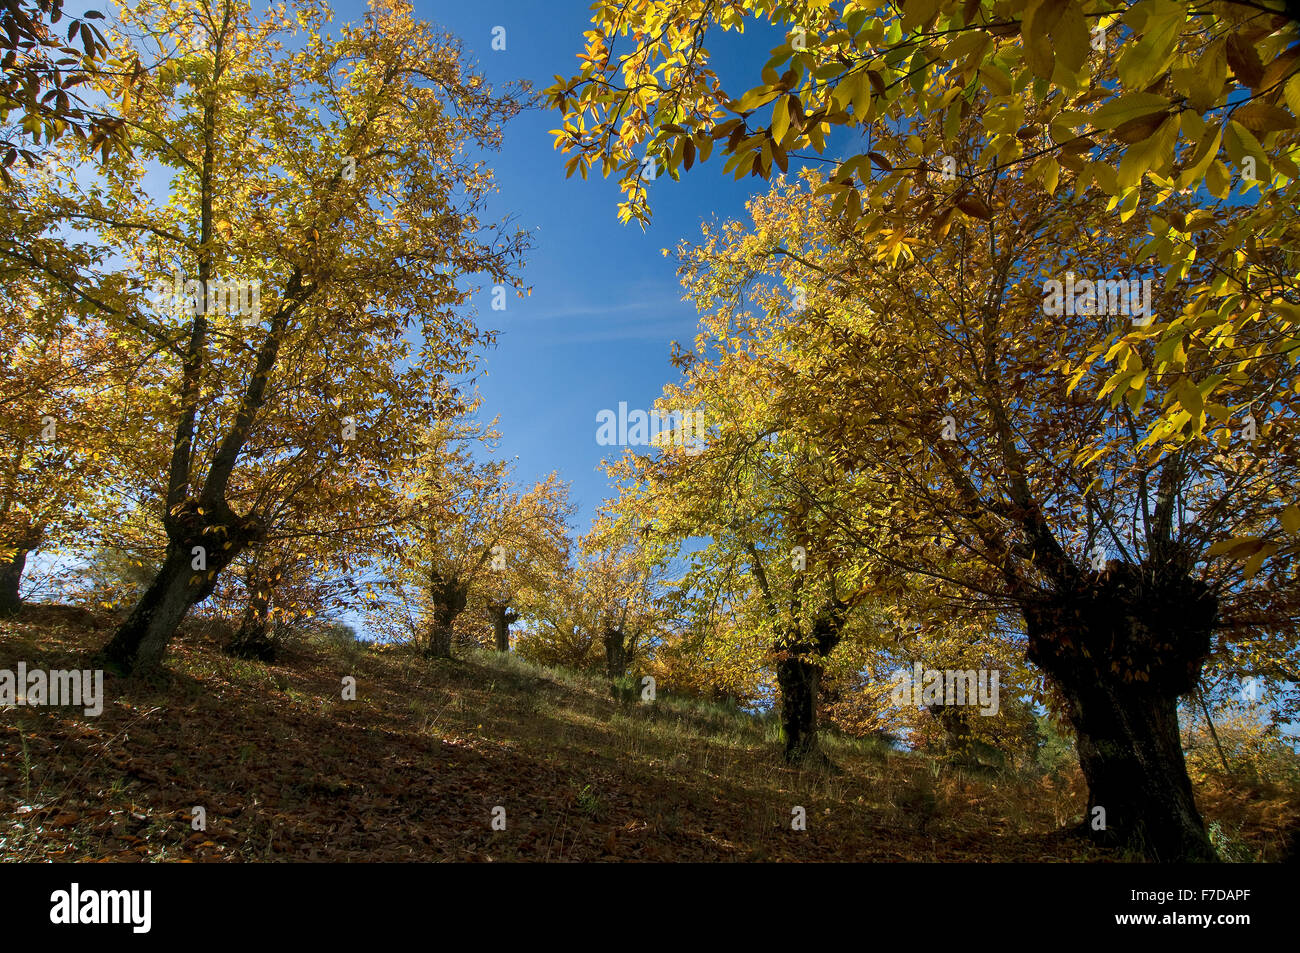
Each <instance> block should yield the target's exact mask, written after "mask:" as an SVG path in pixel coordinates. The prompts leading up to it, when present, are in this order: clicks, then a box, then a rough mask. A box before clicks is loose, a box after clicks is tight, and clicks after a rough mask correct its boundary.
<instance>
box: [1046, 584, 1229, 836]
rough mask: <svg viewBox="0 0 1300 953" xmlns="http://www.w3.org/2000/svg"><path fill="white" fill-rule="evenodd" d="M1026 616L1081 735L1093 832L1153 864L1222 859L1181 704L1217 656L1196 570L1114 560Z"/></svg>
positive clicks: (1087, 829)
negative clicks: (1188, 756) (1198, 788)
mask: <svg viewBox="0 0 1300 953" xmlns="http://www.w3.org/2000/svg"><path fill="white" fill-rule="evenodd" d="M1024 612H1025V619H1026V623H1027V628H1028V634H1029V651H1028V657H1029V659H1030V661H1032V662H1034V663H1035V664H1037V665H1039V666H1040V667H1041V668H1043V670H1044V671H1046V672H1047V674H1048V675H1049V676H1050V677H1051V678H1052V679H1053V681H1054V682H1055V683H1056V685H1057V686H1058V687H1059V688H1060V689H1061V691H1062V693H1063V694H1064V695H1065V698H1066V699H1067V702H1068V705H1069V709H1068V715H1069V719H1070V722H1071V724H1072V725H1073V726H1074V729H1075V732H1076V734H1077V737H1078V749H1079V764H1080V767H1081V768H1082V769H1083V774H1084V777H1085V778H1086V779H1087V782H1088V812H1087V814H1086V816H1085V817H1084V821H1083V824H1082V825H1081V832H1082V833H1085V834H1087V835H1088V836H1090V837H1091V838H1093V839H1094V840H1095V841H1096V842H1098V843H1100V844H1103V845H1107V846H1118V847H1124V848H1127V849H1129V850H1132V851H1135V852H1139V853H1141V854H1142V855H1143V856H1144V857H1146V858H1148V859H1150V860H1159V861H1189V860H1214V859H1215V855H1214V850H1213V848H1212V847H1211V846H1210V842H1209V838H1208V837H1207V836H1206V833H1205V825H1204V822H1203V821H1202V819H1201V815H1200V813H1199V812H1198V811H1197V809H1196V801H1195V798H1194V796H1193V793H1192V785H1191V781H1190V779H1189V778H1188V776H1187V766H1186V763H1185V762H1184V760H1183V749H1182V743H1181V739H1180V737H1179V731H1178V712H1177V702H1178V698H1179V696H1181V695H1185V694H1187V693H1189V692H1191V691H1192V690H1193V689H1194V688H1195V686H1196V684H1197V682H1198V680H1199V679H1200V673H1201V667H1202V665H1203V664H1204V661H1205V658H1206V656H1207V655H1208V653H1209V649H1210V632H1211V630H1212V628H1213V626H1214V624H1215V620H1216V616H1217V613H1218V601H1217V599H1216V597H1215V596H1214V595H1213V593H1211V592H1210V591H1209V589H1208V587H1207V586H1206V585H1205V584H1204V583H1201V582H1198V581H1195V580H1192V579H1190V578H1189V577H1188V576H1187V575H1186V574H1185V573H1174V572H1161V571H1159V570H1152V569H1149V568H1146V567H1136V566H1129V565H1122V564H1118V563H1114V564H1112V568H1110V569H1108V570H1107V571H1106V572H1104V573H1090V574H1088V575H1087V576H1085V577H1083V578H1082V579H1081V580H1080V582H1079V583H1078V584H1077V585H1076V586H1075V587H1074V589H1073V590H1072V591H1069V592H1065V593H1061V594H1059V595H1058V596H1056V597H1055V598H1053V599H1051V600H1049V601H1046V602H1044V603H1036V604H1034V605H1030V606H1027V607H1025V609H1024ZM1098 809H1101V810H1100V811H1099V810H1098ZM1103 812H1104V813H1103ZM1103 824H1104V826H1103Z"/></svg>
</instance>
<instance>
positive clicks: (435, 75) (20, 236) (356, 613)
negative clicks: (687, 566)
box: [0, 0, 650, 675]
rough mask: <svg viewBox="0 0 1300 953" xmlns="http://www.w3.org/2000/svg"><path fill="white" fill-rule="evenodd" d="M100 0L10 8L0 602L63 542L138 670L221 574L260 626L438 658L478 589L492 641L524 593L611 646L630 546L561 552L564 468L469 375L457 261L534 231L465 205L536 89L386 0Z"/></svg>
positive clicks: (505, 274)
mask: <svg viewBox="0 0 1300 953" xmlns="http://www.w3.org/2000/svg"><path fill="white" fill-rule="evenodd" d="M119 14H120V15H119V18H118V20H117V21H116V22H114V23H112V24H111V25H105V26H104V27H103V31H102V32H101V31H100V30H99V29H97V28H96V27H95V26H94V25H93V24H86V23H85V22H84V21H81V20H78V21H75V22H71V21H63V19H62V12H61V9H60V5H59V4H58V3H57V2H53V3H52V2H50V0H33V2H32V3H30V4H27V5H20V6H17V7H11V8H6V12H5V14H4V16H5V18H6V19H5V23H6V29H7V32H8V34H9V37H10V48H9V49H10V52H9V54H8V56H7V60H6V83H5V85H3V86H0V97H3V98H0V113H3V117H4V118H5V119H8V118H9V117H10V116H11V115H20V116H21V122H20V123H19V124H18V126H19V128H18V130H17V131H16V132H14V133H13V134H12V138H14V139H15V142H16V144H15V146H14V149H15V150H16V151H15V152H14V153H13V154H12V155H11V156H9V158H8V159H7V160H6V162H5V166H6V168H7V169H8V170H9V171H8V173H7V178H6V180H5V186H4V189H3V192H2V193H0V198H2V199H3V210H2V211H0V214H2V215H3V216H4V221H3V225H4V228H3V230H2V231H3V235H2V237H0V262H2V263H3V275H2V277H3V280H4V282H5V289H4V290H5V295H4V301H5V303H4V307H5V314H4V319H5V320H4V321H3V330H0V335H3V338H2V343H3V346H4V352H5V354H6V355H7V357H8V360H7V361H6V362H5V366H4V367H3V368H2V369H0V424H2V425H3V433H4V435H5V440H4V448H3V454H4V457H3V460H0V469H2V475H0V481H2V482H0V610H3V611H6V612H11V611H14V610H16V609H17V608H18V606H19V604H20V601H21V600H20V589H19V587H20V583H21V581H22V578H23V573H24V570H25V568H26V567H27V565H28V563H29V561H30V559H31V557H32V556H33V554H38V553H46V554H61V555H62V556H63V557H65V558H72V559H78V558H79V559H80V560H81V565H80V569H81V572H82V575H83V576H84V577H85V578H86V579H88V580H90V581H91V583H92V585H93V586H94V588H96V590H97V591H98V593H99V595H101V597H102V601H104V602H107V603H108V604H110V605H112V606H113V607H115V608H117V607H121V608H123V609H125V610H127V614H126V616H125V618H124V620H123V622H122V624H121V625H120V627H119V628H118V629H117V631H116V632H115V634H114V635H113V637H112V639H111V640H110V641H109V642H108V644H107V645H106V646H105V647H104V655H105V657H106V659H107V660H108V661H110V662H112V663H113V664H115V665H117V666H118V667H120V668H121V669H123V670H129V671H144V670H149V669H152V668H154V667H156V666H157V665H159V664H160V662H161V661H162V659H163V657H164V654H165V651H166V648H167V645H168V643H169V641H170V640H171V638H172V637H173V635H174V633H175V632H176V629H177V627H178V625H179V624H180V623H181V621H182V620H183V619H185V618H186V616H187V615H188V614H189V613H190V612H191V611H192V610H193V608H194V607H195V606H197V605H199V604H201V603H205V602H206V603H209V604H211V605H213V606H215V607H219V611H222V612H225V613H227V614H229V613H230V612H231V611H232V608H233V610H234V614H235V616H236V619H237V623H236V625H235V627H234V633H233V637H232V639H231V642H230V645H229V648H230V650H231V651H233V652H236V653H238V654H241V655H246V656H251V657H259V658H269V657H271V656H272V655H273V654H274V652H275V650H276V648H277V643H278V639H277V635H276V633H277V632H278V631H280V630H281V629H283V628H284V627H286V626H292V625H293V624H295V623H299V622H301V621H303V620H306V619H309V618H313V617H318V616H322V615H325V614H327V613H332V614H334V615H336V616H337V615H340V614H342V615H349V614H350V615H352V616H353V617H360V618H365V619H366V620H367V621H368V622H369V623H370V624H371V628H373V629H374V630H375V631H377V632H379V633H381V634H387V635H391V636H394V637H400V638H404V639H408V640H413V641H416V642H418V643H419V645H420V646H421V647H422V649H423V650H424V651H425V652H427V653H428V654H429V655H431V656H440V657H445V656H449V655H450V654H451V652H452V646H453V640H454V636H455V634H456V633H457V632H463V631H464V630H465V628H466V627H467V623H469V624H470V625H472V623H474V622H481V620H482V619H484V618H486V619H488V620H489V621H490V623H491V626H492V631H493V638H494V642H495V644H496V646H497V648H499V649H501V650H506V649H508V648H509V646H510V627H511V625H512V624H513V623H515V622H517V621H519V620H520V618H521V617H522V616H523V615H524V614H528V615H529V617H530V618H532V619H534V620H536V626H534V628H536V627H537V626H542V625H545V626H551V627H553V628H554V629H555V630H556V631H560V630H565V629H567V630H568V632H569V633H570V635H572V633H573V632H575V631H580V632H584V633H585V632H588V631H590V632H591V633H594V638H595V640H596V641H597V642H598V643H599V644H601V645H602V646H604V647H605V648H606V650H607V651H608V653H609V663H608V668H609V671H610V673H611V675H618V674H622V671H623V669H624V668H626V666H627V664H628V662H629V660H630V659H631V658H633V657H634V656H635V655H636V654H637V652H638V648H639V647H640V646H642V645H643V644H644V640H646V639H648V638H649V637H650V626H649V625H648V623H647V622H646V615H647V612H648V611H649V610H648V609H647V606H648V604H649V599H650V584H649V576H648V572H649V571H646V573H642V570H641V569H640V568H639V567H640V566H641V563H637V567H638V568H636V569H633V568H631V561H630V560H631V557H630V556H628V555H626V554H621V555H620V554H618V553H616V552H615V551H614V550H613V549H611V550H610V551H609V552H605V551H600V552H595V551H592V550H590V548H588V550H587V551H585V552H584V553H583V555H582V556H581V557H580V558H578V559H577V560H576V562H575V563H574V564H572V565H571V564H570V549H571V546H570V540H569V533H570V531H569V526H568V522H569V520H570V518H571V515H572V514H571V509H570V506H569V504H568V502H567V487H566V486H565V485H564V484H562V483H561V482H560V481H559V479H558V477H557V476H556V475H554V474H552V475H551V476H550V477H548V478H547V479H545V480H543V481H541V482H539V483H537V484H535V485H533V486H531V487H524V486H520V485H519V484H518V483H517V482H516V481H515V479H514V477H513V473H512V468H511V467H510V466H509V465H508V464H507V463H506V462H505V461H504V460H502V459H501V458H500V456H499V452H498V448H497V447H496V440H497V436H498V435H497V434H496V433H495V432H494V430H493V429H492V427H491V426H485V425H483V424H481V423H479V422H478V411H479V406H478V402H477V400H476V398H474V396H473V394H472V390H471V388H470V386H469V385H470V384H471V383H472V375H473V373H474V370H475V367H476V364H477V361H478V360H479V358H480V356H481V352H482V351H483V349H484V348H485V347H486V346H488V345H490V344H491V343H492V341H493V333H492V332H491V331H489V330H486V329H484V328H482V327H480V326H478V325H477V324H476V323H475V321H474V319H473V317H472V300H471V289H470V288H469V287H468V280H473V279H477V280H479V281H484V280H485V281H486V282H487V283H490V284H492V285H503V286H509V285H513V284H515V283H516V282H517V280H518V276H519V269H520V267H521V266H522V259H523V253H524V251H525V249H526V237H525V235H524V234H523V233H522V232H519V231H510V230H508V229H507V228H506V227H505V226H502V225H497V224H493V223H491V222H488V221H486V220H484V217H483V216H484V206H485V202H486V199H487V197H488V196H489V194H490V193H491V191H492V188H493V185H492V176H491V172H490V170H489V168H488V167H487V165H486V164H485V162H484V161H483V159H482V155H483V154H485V153H487V152H489V151H491V150H493V149H495V148H496V147H498V146H499V144H500V141H501V130H502V127H503V125H504V123H506V122H507V121H508V120H509V119H510V118H511V117H513V116H514V115H516V114H517V113H518V112H519V110H520V109H521V108H523V107H524V106H525V105H526V104H527V102H528V101H529V92H528V90H527V88H526V87H525V86H523V85H515V86H507V87H504V88H497V89H493V88H492V87H490V86H489V85H488V84H487V83H486V82H485V81H484V80H483V78H482V77H481V76H480V75H479V74H477V73H476V72H475V71H473V70H472V69H471V68H470V67H469V66H468V65H467V63H466V59H465V57H464V56H463V54H462V52H461V50H460V48H459V46H458V44H457V43H456V41H455V40H454V39H453V38H451V37H450V36H447V35H443V34H440V33H438V32H436V31H435V30H434V29H433V28H432V27H431V26H429V25H428V24H426V23H424V22H422V21H419V20H417V19H415V18H414V17H413V15H412V8H411V7H410V6H409V5H408V4H405V3H402V2H392V3H388V2H377V3H375V4H372V5H371V7H370V9H369V11H368V12H367V14H366V15H365V16H364V18H363V19H362V20H361V22H360V23H357V24H349V25H345V26H344V27H343V29H342V31H341V33H340V34H339V36H338V37H337V38H334V37H331V36H329V35H327V34H326V33H325V28H326V26H327V25H328V22H329V16H330V13H329V11H328V8H327V7H326V6H325V5H324V4H323V3H319V2H316V0H298V2H294V3H291V4H289V5H287V6H282V7H274V8H270V9H267V10H265V11H261V10H258V9H255V7H254V6H253V5H251V4H248V3H244V2H239V0H193V2H185V3H182V4H174V3H156V2H153V0H140V2H136V3H133V4H129V5H125V6H124V7H123V8H122V9H121V10H120V11H119ZM89 19H91V20H102V18H100V17H98V16H97V15H94V14H92V15H91V16H90V18H89ZM9 26H12V27H13V29H8V27H9ZM63 26H68V27H69V29H68V36H69V37H70V38H72V39H76V40H77V41H78V42H79V43H81V45H82V48H80V49H77V50H73V49H69V48H66V47H63V46H61V45H60V44H59V43H58V41H57V34H56V32H55V28H56V27H58V28H59V29H62V28H63ZM83 39H84V42H82V41H83ZM59 55H63V56H64V57H65V59H63V60H57V61H56V57H57V56H59ZM11 67H12V69H13V72H12V73H11V72H9V70H10V68H11ZM69 131H71V132H73V133H75V134H74V135H65V133H67V132H69ZM20 139H21V140H30V145H25V144H24V143H23V142H18V141H17V140H20ZM19 146H21V148H19ZM638 573H642V574H641V575H638Z"/></svg>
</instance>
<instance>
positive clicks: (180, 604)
mask: <svg viewBox="0 0 1300 953" xmlns="http://www.w3.org/2000/svg"><path fill="white" fill-rule="evenodd" d="M197 510H198V507H197V506H196V505H194V504H193V503H192V502H191V503H190V504H188V505H186V507H185V508H184V510H183V511H182V512H181V513H179V514H177V515H176V516H174V517H173V518H172V519H169V520H168V523H169V525H168V532H169V535H170V536H171V543H170V544H169V546H168V548H167V558H166V559H165V560H164V561H163V564H162V567H161V568H160V569H159V570H158V575H156V576H155V577H154V579H153V582H151V583H150V584H149V587H148V588H147V589H146V590H145V591H144V594H143V595H142V596H141V597H140V601H139V602H137V603H136V605H135V608H134V609H132V610H131V614H130V615H129V616H128V617H127V619H126V621H125V622H123V623H122V624H121V626H119V627H118V629H117V631H116V632H115V633H113V637H112V638H111V639H110V640H109V642H108V644H107V645H105V646H104V648H103V651H102V653H101V654H102V656H103V658H104V660H105V661H107V662H109V663H110V664H113V665H116V666H118V667H119V668H121V669H122V670H123V671H127V672H144V671H149V670H151V669H156V668H158V667H159V666H160V665H161V664H162V658H163V654H164V653H165V652H166V651H167V645H168V643H169V642H171V639H172V636H173V635H174V634H175V633H176V628H177V626H179V625H180V624H181V621H182V620H183V619H184V618H185V616H186V614H187V613H188V612H189V611H190V609H191V608H192V607H193V606H195V605H197V604H198V603H200V602H202V601H203V600H204V599H206V598H207V597H208V596H210V595H211V594H212V590H213V589H214V588H216V584H217V579H218V578H219V577H220V575H221V572H222V570H224V569H225V568H226V567H227V566H228V565H230V563H231V562H232V561H233V560H234V559H235V557H236V556H238V555H239V554H240V553H241V552H243V551H244V549H245V548H246V547H247V546H248V545H249V544H250V543H252V542H254V541H256V540H258V539H260V538H261V535H262V526H261V523H260V521H259V520H257V519H256V518H254V517H249V518H244V519H241V518H238V517H235V516H234V514H233V513H230V512H229V510H227V511H226V514H225V515H226V517H227V521H226V522H223V523H217V522H214V521H212V517H213V516H214V514H211V513H209V514H208V518H207V519H205V518H204V517H203V516H202V515H200V514H198V512H197ZM196 546H202V547H203V550H204V559H205V564H206V568H205V569H204V570H202V571H200V570H198V569H195V568H194V558H195V557H194V547H196Z"/></svg>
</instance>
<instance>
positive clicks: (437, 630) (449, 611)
mask: <svg viewBox="0 0 1300 953" xmlns="http://www.w3.org/2000/svg"><path fill="white" fill-rule="evenodd" d="M428 592H429V601H430V603H431V606H430V610H431V611H430V613H429V621H428V633H427V634H426V636H425V643H424V654H425V655H427V656H428V657H430V658H451V641H452V635H453V634H454V632H455V624H456V619H457V617H458V616H459V615H460V614H461V613H462V612H464V611H465V604H466V603H467V602H468V601H469V587H468V585H466V584H465V583H462V582H460V581H459V580H457V579H456V578H455V577H454V576H452V577H449V578H444V577H443V575H442V573H441V572H440V571H439V570H438V569H437V568H434V569H431V570H430V571H429V590H428Z"/></svg>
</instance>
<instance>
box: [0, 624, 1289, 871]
mask: <svg viewBox="0 0 1300 953" xmlns="http://www.w3.org/2000/svg"><path fill="white" fill-rule="evenodd" d="M108 626H109V622H108V620H107V619H105V618H102V617H97V616H95V615H93V614H90V613H86V612H82V611H80V610H72V609H62V608H57V607H39V606H38V607H28V608H27V609H25V610H24V613H23V614H22V615H20V616H19V617H18V618H17V619H12V620H7V621H4V622H0V668H7V669H10V670H13V669H15V668H16V667H17V663H18V662H19V661H20V660H21V661H25V662H26V663H27V665H28V667H29V669H30V668H46V669H59V668H74V667H76V668H85V667H88V665H89V662H88V658H89V657H90V654H91V652H92V651H93V650H94V649H95V648H96V647H97V646H98V645H100V644H102V642H103V640H104V639H105V637H106V636H107V634H108V631H109V629H108ZM346 676H353V677H355V678H356V684H357V698H356V700H355V701H344V700H343V699H342V691H341V685H342V680H343V679H344V677H346ZM104 689H105V695H106V696H107V700H106V702H105V705H104V710H103V713H102V715H100V716H99V717H87V716H86V715H84V713H83V712H82V711H81V710H80V709H72V708H37V707H17V708H12V707H11V708H5V709H0V859H3V860H10V861H12V860H23V861H47V860H77V861H83V860H112V861H124V860H170V861H224V860H230V861H234V860H245V861H256V860H263V861H265V860H301V861H313V860H315V861H345V860H364V861H374V860H479V861H492V860H515V859H520V860H524V859H526V860H550V861H560V860H575V861H590V860H606V861H608V860H632V859H636V860H660V861H717V860H745V861H777V860H782V861H785V860H804V861H1071V860H1088V861H1109V860H1123V859H1124V858H1123V857H1119V856H1116V855H1114V854H1109V853H1107V852H1104V851H1098V850H1093V849H1089V848H1086V847H1085V846H1084V845H1082V844H1081V843H1080V842H1078V841H1077V840H1074V839H1071V838H1065V837H1061V836H1060V835H1059V834H1058V831H1059V829H1060V828H1061V827H1062V826H1063V825H1066V824H1068V823H1071V822H1074V821H1077V820H1079V819H1080V817H1081V811H1082V807H1083V803H1084V788H1083V783H1082V778H1081V777H1080V776H1079V775H1078V772H1077V769H1071V770H1066V771H1064V772H1057V773H1054V774H1053V773H1041V772H1028V773H1027V772H1024V771H1019V772H1011V771H1003V772H1000V773H983V774H979V775H972V774H970V773H968V772H964V771H961V770H958V769H954V768H952V767H949V766H947V765H945V764H943V763H942V762H940V761H938V760H936V759H934V758H931V757H929V756H925V755H922V754H917V753H911V752H903V751H896V750H893V749H891V748H889V747H888V746H886V745H884V744H881V743H879V742H873V741H863V740H856V739H849V738H843V737H837V736H833V735H832V736H828V737H827V738H826V740H825V747H826V750H827V752H828V753H829V755H830V758H831V761H832V764H831V766H830V767H824V766H823V767H818V768H816V769H807V770H794V769H791V768H788V767H785V766H784V765H782V764H781V763H780V760H779V746H778V743H777V734H776V728H775V725H774V724H773V723H772V721H771V720H770V719H763V718H755V717H752V716H750V715H746V714H745V713H742V712H735V711H729V710H727V709H725V708H721V707H717V706H711V705H707V704H704V703H701V702H697V701H692V700H689V699H680V698H667V699H660V700H659V701H658V702H657V703H656V704H655V705H653V706H651V705H642V704H639V703H637V702H625V701H624V702H620V701H618V700H616V699H615V698H614V697H612V696H611V694H610V691H609V687H608V685H607V683H605V682H603V681H602V680H599V679H593V678H590V677H588V676H585V675H579V674H575V673H572V672H567V671H564V670H558V669H546V668H539V667H536V666H531V665H528V664H526V663H524V662H521V661H520V660H519V659H517V658H516V657H514V656H498V655H495V654H493V653H488V652H481V651H468V652H465V653H463V655H462V657H461V658H458V659H456V660H454V661H438V662H431V661H429V660H427V659H424V658H422V657H420V656H419V655H417V654H415V653H413V652H411V651H409V650H406V649H403V648H397V647H393V648H382V647H373V646H367V645H365V644H359V643H350V644H338V643H331V642H326V641H319V642H314V641H308V642H305V643H303V644H301V645H298V646H295V647H294V648H293V649H292V650H291V651H290V652H289V653H288V654H287V655H286V657H285V658H284V659H283V661H282V662H281V663H279V664H274V665H264V664H261V663H256V662H247V661H241V660H237V659H233V658H230V657H228V656H226V655H225V654H223V653H222V652H221V651H220V649H219V647H218V645H217V642H216V641H215V639H214V637H213V635H211V634H210V633H205V632H204V631H202V630H201V629H199V628H195V627H191V628H190V629H189V630H188V632H186V633H185V634H184V636H183V637H182V638H181V639H179V640H178V641H177V642H176V643H175V644H174V646H173V650H172V655H171V656H170V659H169V663H168V671H167V674H166V675H165V676H163V677H162V678H161V679H155V680H153V681H143V680H137V679H124V678H118V677H115V676H113V675H112V674H111V673H110V674H106V675H105V683H104ZM1198 796H1199V800H1200V803H1201V805H1202V808H1203V810H1204V812H1205V815H1206V818H1207V822H1210V823H1212V824H1214V826H1215V831H1216V832H1217V833H1216V836H1218V837H1219V838H1220V839H1221V840H1222V841H1223V846H1221V852H1223V853H1226V854H1227V855H1228V856H1229V859H1236V860H1277V859H1280V857H1281V854H1282V852H1283V851H1284V850H1285V849H1286V848H1285V844H1286V839H1287V836H1288V834H1287V832H1288V831H1289V830H1291V829H1293V828H1294V826H1295V825H1296V821H1297V816H1296V815H1297V808H1296V807H1295V805H1294V801H1295V799H1294V798H1293V797H1292V796H1291V794H1290V793H1288V792H1285V791H1280V790H1276V789H1268V788H1263V787H1260V786H1258V785H1256V786H1252V787H1250V788H1241V787H1233V786H1230V785H1224V784H1208V785H1202V786H1201V788H1200V790H1199V791H1198ZM195 807H201V808H203V810H204V812H205V815H206V830H194V829H193V823H192V818H193V809H194V808H195ZM498 807H501V808H504V809H505V820H506V828H505V830H503V831H502V830H493V828H492V818H493V811H494V808H498ZM796 807H802V808H803V809H804V810H805V812H806V816H807V829H806V830H805V831H796V830H792V825H791V822H792V818H793V816H794V815H793V813H792V812H793V811H794V809H795V808H796ZM497 813H498V814H499V813H500V812H497Z"/></svg>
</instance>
